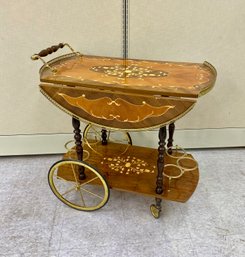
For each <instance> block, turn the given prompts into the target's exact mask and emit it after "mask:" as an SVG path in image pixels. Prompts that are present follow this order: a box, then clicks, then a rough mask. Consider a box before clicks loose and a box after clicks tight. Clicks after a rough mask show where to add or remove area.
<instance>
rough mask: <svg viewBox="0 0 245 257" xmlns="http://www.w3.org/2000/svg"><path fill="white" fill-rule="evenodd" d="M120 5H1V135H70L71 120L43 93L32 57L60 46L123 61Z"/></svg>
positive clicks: (25, 1) (112, 0)
mask: <svg viewBox="0 0 245 257" xmlns="http://www.w3.org/2000/svg"><path fill="white" fill-rule="evenodd" d="M121 6H122V5H121V1H118V0H103V1H101V0H89V1H88V0H72V1H69V0H52V1H50V0H42V1H35V0H21V1H16V0H10V1H4V0H0V49H1V59H0V78H1V86H0V95H1V101H0V117H1V118H0V119H1V122H0V135H12V134H33V133H35V134H36V133H61V132H70V131H71V127H70V120H71V118H70V117H68V116H67V115H66V114H64V113H62V112H61V111H60V110H58V109H57V108H54V107H53V105H51V104H50V103H49V102H48V101H47V100H46V99H45V98H44V97H43V96H42V94H40V93H39V89H38V85H39V74H38V71H39V68H40V67H41V66H42V63H41V62H40V61H36V62H33V61H31V59H30V56H31V55H32V54H34V53H37V52H39V51H40V50H42V49H44V48H46V47H49V46H51V45H53V44H57V43H60V42H68V43H70V44H71V45H72V46H73V48H74V49H76V50H77V51H80V52H82V53H86V54H98V55H112V56H120V55H121V37H122V36H121ZM67 51H68V50H67V49H64V50H63V49H62V50H60V51H59V52H58V53H57V54H58V55H59V54H62V53H63V54H64V53H67ZM53 57H55V55H52V56H51V58H53Z"/></svg>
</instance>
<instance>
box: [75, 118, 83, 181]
mask: <svg viewBox="0 0 245 257" xmlns="http://www.w3.org/2000/svg"><path fill="white" fill-rule="evenodd" d="M72 126H73V128H74V131H73V132H74V139H75V145H76V152H77V159H78V160H79V161H82V160H83V147H82V136H81V130H80V121H79V120H77V119H76V118H74V117H72ZM85 178H86V176H85V173H84V167H82V166H81V167H80V168H79V179H85Z"/></svg>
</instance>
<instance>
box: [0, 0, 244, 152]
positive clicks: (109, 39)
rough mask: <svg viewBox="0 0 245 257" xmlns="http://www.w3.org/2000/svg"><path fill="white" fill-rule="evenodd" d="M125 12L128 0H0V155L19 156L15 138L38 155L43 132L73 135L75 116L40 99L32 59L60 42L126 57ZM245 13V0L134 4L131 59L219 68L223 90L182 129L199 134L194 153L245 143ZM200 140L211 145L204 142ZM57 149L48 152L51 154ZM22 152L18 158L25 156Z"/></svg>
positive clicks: (202, 103) (203, 102)
mask: <svg viewBox="0 0 245 257" xmlns="http://www.w3.org/2000/svg"><path fill="white" fill-rule="evenodd" d="M121 8H122V1H121V0H87V1H86V0H71V1H69V0H53V1H50V0H49V1H48V0H42V1H34V0H21V1H15V0H9V1H5V0H0V49H1V58H0V79H1V85H0V96H1V101H0V148H2V149H1V151H0V155H4V154H11V153H12V152H11V150H10V149H11V148H12V146H11V144H13V146H14V144H16V143H14V142H19V141H18V140H17V141H15V136H14V135H18V138H19V137H20V136H19V135H23V134H25V137H23V138H22V139H21V140H20V141H21V143H20V144H23V142H27V144H28V147H29V146H30V147H29V150H28V151H25V152H23V153H32V150H31V149H32V147H33V146H32V144H33V145H34V144H35V142H36V141H35V140H34V138H35V134H38V135H40V134H41V135H43V134H44V135H45V134H46V133H48V134H64V135H65V134H67V133H71V124H70V120H71V119H70V117H68V116H67V115H66V114H64V113H62V112H61V111H60V110H58V109H57V108H55V107H54V106H53V105H52V104H51V103H49V102H48V101H47V100H46V99H45V98H44V97H43V96H42V95H41V94H40V93H39V90H38V81H39V75H38V69H39V68H40V67H41V62H38V61H37V62H32V61H31V60H30V56H31V55H32V54H34V53H36V52H38V51H39V50H41V49H43V48H46V47H48V46H51V45H52V44H57V43H59V42H68V43H70V44H71V45H72V46H73V47H74V48H75V49H76V50H78V51H81V52H82V53H86V54H98V55H109V56H120V55H121V52H122V50H121V48H122V45H121V41H122V28H121V23H122V11H121ZM244 13H245V2H244V0H234V1H230V0H195V1H193V0H185V1H183V0H130V57H132V58H134V57H135V58H146V59H159V60H172V61H190V62H203V61H204V60H207V61H209V62H211V63H212V64H213V65H214V66H215V67H216V68H217V71H218V79H217V82H216V86H215V88H214V89H213V90H212V91H211V92H210V93H209V94H208V95H206V96H204V97H202V98H201V99H199V100H198V103H197V105H196V106H195V108H194V109H193V110H192V111H191V112H190V113H189V114H188V115H186V116H185V117H184V118H183V119H181V120H180V121H178V122H177V123H176V125H177V127H178V129H180V131H182V132H184V131H190V130H193V135H194V136H193V141H192V139H191V138H189V137H188V140H189V141H188V144H187V145H188V147H195V146H197V147H198V146H200V147H209V146H210V147H215V146H244V145H245V118H244V110H245V104H244V102H245V101H244V100H245V86H244V85H245V72H244V67H245V58H244V57H245V47H244V45H245V30H244V24H245V15H244ZM66 51H68V50H60V51H59V52H58V55H59V54H62V53H65V52H66ZM54 56H55V55H53V56H52V57H51V58H53V57H54ZM230 128H232V129H231V130H230ZM212 129H215V130H213V134H212V137H209V131H211V130H212ZM221 130H222V133H220V132H221ZM199 131H201V132H200V133H202V134H200V133H199ZM219 131H220V132H219ZM226 131H227V133H225V132H226ZM28 135H30V140H26V141H25V139H26V137H28ZM33 135H34V136H33ZM147 135H148V134H147ZM147 135H146V136H145V137H146V141H149V139H150V138H151V137H152V134H149V135H148V136H147ZM188 135H189V134H188ZM201 135H202V136H201ZM215 135H216V136H215ZM221 135H222V136H221ZM234 135H237V137H238V138H236V140H235V141H232V138H231V137H234ZM200 136H201V137H202V138H203V142H204V143H203V144H202V143H200V144H198V143H197V142H196V138H200ZM65 137H66V136H65ZM184 137H185V133H179V138H180V141H181V139H183V140H184ZM136 138H137V137H136ZM209 138H210V139H209ZM215 138H219V142H217V141H215ZM222 140H223V141H222ZM7 142H9V144H10V146H8V149H9V150H4V149H7V148H6V144H7ZM38 142H39V141H38ZM138 142H140V139H139V141H138ZM238 142H240V143H238ZM49 143H50V144H52V140H51V141H50V140H49V139H47V148H46V150H47V151H46V150H45V147H42V150H40V152H45V151H46V152H49V151H48V148H49ZM136 143H137V139H136ZM25 147H26V146H25ZM28 147H27V148H28ZM17 148H18V149H19V150H18V151H15V152H14V154H18V153H19V154H21V153H22V152H21V148H22V147H21V145H20V146H18V147H17ZM17 148H16V149H17ZM59 151H60V150H59V147H57V150H55V149H54V150H53V152H59ZM33 153H39V151H38V150H35V151H33Z"/></svg>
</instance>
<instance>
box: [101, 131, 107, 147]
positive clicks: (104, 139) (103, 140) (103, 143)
mask: <svg viewBox="0 0 245 257" xmlns="http://www.w3.org/2000/svg"><path fill="white" fill-rule="evenodd" d="M101 138H102V145H107V131H106V129H102V130H101Z"/></svg>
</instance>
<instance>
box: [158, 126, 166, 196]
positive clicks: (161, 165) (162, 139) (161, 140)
mask: <svg viewBox="0 0 245 257" xmlns="http://www.w3.org/2000/svg"><path fill="white" fill-rule="evenodd" d="M166 135H167V133H166V127H162V128H160V129H159V133H158V137H159V143H158V144H159V147H158V159H157V182H156V185H157V187H156V193H157V194H162V192H163V174H162V172H163V168H164V152H165V144H166V142H165V140H166Z"/></svg>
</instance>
